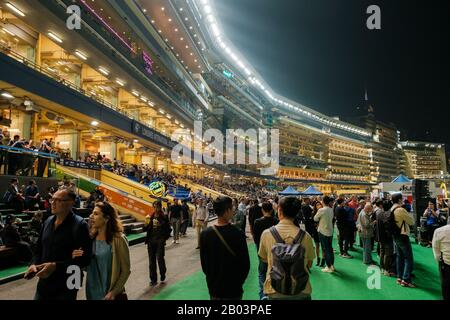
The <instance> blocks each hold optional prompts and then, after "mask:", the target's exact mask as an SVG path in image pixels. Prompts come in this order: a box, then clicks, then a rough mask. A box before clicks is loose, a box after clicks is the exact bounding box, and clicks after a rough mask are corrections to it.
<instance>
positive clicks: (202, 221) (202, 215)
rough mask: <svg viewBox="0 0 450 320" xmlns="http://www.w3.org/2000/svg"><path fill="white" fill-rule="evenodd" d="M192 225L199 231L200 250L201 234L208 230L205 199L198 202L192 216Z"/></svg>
mask: <svg viewBox="0 0 450 320" xmlns="http://www.w3.org/2000/svg"><path fill="white" fill-rule="evenodd" d="M192 224H193V225H194V226H195V230H196V231H197V248H196V249H200V234H201V233H202V231H203V230H205V229H206V227H207V225H208V213H207V210H206V207H205V204H204V200H203V198H199V199H198V200H197V206H196V208H195V210H194V214H193V215H192Z"/></svg>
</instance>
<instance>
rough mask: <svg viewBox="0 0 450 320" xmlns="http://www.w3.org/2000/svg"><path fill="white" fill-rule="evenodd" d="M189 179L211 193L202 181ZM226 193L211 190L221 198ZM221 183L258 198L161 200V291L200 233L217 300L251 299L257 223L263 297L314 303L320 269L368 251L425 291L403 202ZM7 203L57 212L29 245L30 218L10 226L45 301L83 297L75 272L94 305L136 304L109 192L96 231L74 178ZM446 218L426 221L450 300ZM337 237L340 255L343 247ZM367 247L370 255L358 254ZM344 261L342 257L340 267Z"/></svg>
mask: <svg viewBox="0 0 450 320" xmlns="http://www.w3.org/2000/svg"><path fill="white" fill-rule="evenodd" d="M111 169H112V171H113V172H114V173H116V174H120V175H123V176H126V177H135V178H136V179H137V181H139V182H141V183H149V182H150V181H154V180H158V181H164V182H165V183H170V184H176V179H177V176H175V175H171V174H168V173H165V172H163V171H157V170H154V169H151V168H149V167H148V166H144V165H141V166H137V165H132V166H127V165H123V164H119V163H118V162H114V163H113V165H112V168H111ZM182 178H183V179H189V178H190V179H192V180H191V181H193V182H196V183H200V184H202V185H206V186H207V185H208V183H207V182H206V181H199V180H195V179H193V178H192V177H182ZM217 185H218V184H217V183H215V184H214V185H213V186H211V187H213V188H214V189H215V190H216V189H217ZM220 185H221V186H223V187H224V188H226V189H228V188H230V189H232V191H238V192H239V193H246V192H248V195H249V196H245V197H240V198H236V197H228V196H220V197H218V198H216V199H213V197H212V195H211V194H209V195H207V194H206V193H203V192H202V191H200V190H199V191H197V192H194V191H193V190H190V189H189V188H187V186H186V187H185V188H186V190H187V191H189V196H188V197H186V198H184V199H182V201H181V204H180V203H179V200H178V199H175V200H174V202H173V203H171V204H168V205H166V206H165V208H164V202H161V201H159V200H158V201H155V202H154V204H153V205H154V210H153V212H152V213H150V214H149V215H147V216H146V218H145V227H144V231H145V232H146V244H147V251H148V259H149V280H150V281H149V282H150V285H151V286H155V285H156V284H157V283H158V280H159V281H160V282H165V281H166V273H167V265H166V262H165V246H166V242H167V241H168V240H169V239H170V238H171V237H172V239H173V241H172V243H173V244H174V245H177V244H179V243H180V241H183V240H182V238H183V237H186V235H187V229H188V227H189V226H192V227H193V228H194V229H195V234H196V238H197V241H196V248H197V249H199V251H200V260H201V265H202V270H203V272H204V273H205V275H206V282H207V285H208V289H209V293H210V296H211V299H241V298H242V294H243V289H242V287H243V283H244V281H245V280H246V278H247V276H248V272H249V268H250V265H249V252H248V248H247V241H248V240H249V239H248V238H249V237H248V236H247V235H246V230H247V224H248V226H249V230H250V234H251V236H252V238H253V241H254V242H255V244H256V248H257V253H258V257H259V266H258V276H259V284H260V288H259V296H260V298H261V299H311V293H312V289H313V288H312V285H311V282H310V280H309V275H310V272H311V268H312V266H313V263H314V261H315V262H316V266H317V267H319V268H320V270H321V271H322V272H324V273H330V274H332V273H335V272H336V270H338V269H339V261H338V260H337V259H339V258H342V259H353V258H354V257H355V255H354V254H353V253H352V252H355V251H358V250H362V253H363V254H362V263H364V264H365V265H367V266H373V265H378V266H379V267H380V269H381V271H382V274H384V275H385V276H386V277H395V278H396V282H397V283H398V285H400V286H402V287H405V288H415V287H416V284H415V283H414V281H413V279H414V253H413V250H412V246H411V242H410V234H411V232H412V229H411V228H412V226H414V225H415V222H414V221H413V217H412V215H411V213H410V212H409V211H411V206H410V204H409V203H408V202H407V201H405V200H404V199H403V198H402V195H401V194H394V195H392V196H391V197H390V199H375V200H374V201H369V199H368V198H359V199H358V198H357V197H356V196H352V197H336V198H335V197H332V196H324V197H304V198H296V197H282V198H278V197H277V196H275V195H274V194H273V193H272V192H269V191H268V190H267V189H265V186H255V185H254V184H252V183H250V182H248V183H247V182H246V183H242V184H240V186H239V187H238V188H235V186H234V185H233V184H227V183H226V182H221V183H220ZM233 188H234V189H233ZM236 194H237V193H233V196H236ZM3 202H5V203H8V204H9V205H10V207H12V208H14V209H15V210H16V212H21V211H23V210H31V211H33V210H37V209H48V211H47V213H46V214H42V212H39V213H36V214H35V215H34V216H33V220H32V222H31V223H30V226H31V228H30V229H31V236H29V237H28V238H25V237H24V235H23V234H21V231H20V228H21V223H20V219H16V218H14V216H13V215H11V216H8V217H7V219H5V221H4V225H3V226H2V229H3V231H2V241H3V243H4V244H6V245H9V246H16V247H17V248H18V251H19V252H20V256H21V259H22V260H23V261H26V260H29V259H30V257H31V254H32V255H33V257H32V264H31V265H30V267H29V270H28V272H27V274H26V277H27V278H31V277H33V276H38V277H39V278H40V279H39V284H38V287H37V291H36V299H43V300H46V299H75V298H76V295H77V293H76V290H73V289H68V288H67V287H66V286H65V285H62V284H63V281H64V283H65V280H67V274H65V273H64V268H66V267H67V266H68V265H69V264H70V265H78V266H80V267H82V268H84V270H85V271H87V280H88V282H87V284H86V297H87V298H88V299H106V300H109V299H126V298H127V297H126V293H125V284H126V281H127V279H128V277H129V275H130V258H129V249H128V244H127V242H126V238H124V234H123V227H122V225H121V223H120V219H119V218H118V213H117V211H116V210H115V209H114V208H113V207H112V206H111V205H110V204H108V202H107V201H106V199H105V197H104V195H103V194H102V192H101V191H100V190H99V189H96V190H95V191H93V192H92V193H91V195H90V197H89V199H88V201H87V204H88V207H89V208H90V209H92V214H91V216H90V220H89V221H90V222H89V224H87V223H86V222H84V220H83V221H82V219H81V220H80V219H79V218H78V216H76V214H74V212H73V208H74V207H77V206H79V203H77V202H79V197H78V196H77V195H76V186H75V184H74V183H73V182H71V181H69V180H65V181H63V182H62V183H61V185H60V186H59V188H58V189H52V190H48V192H47V193H46V194H45V195H41V193H40V191H39V188H38V187H37V186H36V183H35V181H33V180H31V181H30V182H29V184H28V186H22V187H19V181H18V180H17V179H12V180H11V183H10V186H9V188H8V191H7V192H6V193H5V195H4V196H3ZM189 204H192V205H193V209H191V207H190V206H189ZM444 212H447V215H446V217H448V206H446V205H445V203H444V202H438V203H437V206H436V204H435V203H434V202H430V203H429V206H428V208H427V209H426V210H425V211H424V212H423V214H422V213H421V214H420V215H421V216H422V219H421V220H422V221H423V224H424V226H426V227H427V233H426V244H427V245H428V246H430V247H433V252H434V255H435V257H436V260H437V261H438V262H439V264H440V266H441V268H440V271H441V277H442V279H441V280H442V292H443V296H444V298H445V299H448V297H449V289H448V288H449V281H450V280H449V279H450V276H449V265H450V261H449V253H450V248H449V247H450V241H449V240H450V235H449V232H450V230H449V228H448V226H444V227H441V226H442V217H443V213H444ZM211 216H216V217H217V220H216V222H215V223H214V225H212V226H211V227H208V223H209V220H210V217H211ZM55 226H58V228H56V229H55ZM358 235H359V236H358ZM335 236H337V239H338V248H339V249H338V252H336V250H334V248H333V241H334V237H335ZM57 242H58V243H57ZM358 246H359V247H360V248H361V249H357V247H358ZM299 248H301V249H299ZM93 252H94V254H93ZM286 252H290V254H293V257H294V258H295V259H298V261H297V260H295V259H294V260H295V261H292V260H291V262H289V263H290V264H289V263H288V264H286V261H285V260H284V259H285V256H286V255H285V254H286ZM374 254H375V256H374ZM336 255H338V256H339V258H337V259H336V257H335V256H336ZM57 261H58V262H57ZM60 261H63V262H62V263H61V262H60ZM287 266H289V267H287ZM286 268H288V269H286ZM158 270H159V277H158ZM288 275H291V276H288ZM289 278H291V280H292V281H291V280H289Z"/></svg>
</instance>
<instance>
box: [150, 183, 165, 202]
mask: <svg viewBox="0 0 450 320" xmlns="http://www.w3.org/2000/svg"><path fill="white" fill-rule="evenodd" d="M148 188H149V190H150V195H151V196H153V197H155V198H162V197H164V196H165V194H166V186H165V185H164V183H162V182H160V181H155V182H152V183H150V185H149V186H148Z"/></svg>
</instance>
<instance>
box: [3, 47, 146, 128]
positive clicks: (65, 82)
mask: <svg viewBox="0 0 450 320" xmlns="http://www.w3.org/2000/svg"><path fill="white" fill-rule="evenodd" d="M0 52H3V53H4V54H6V55H8V56H10V57H11V58H14V59H15V60H17V61H19V62H21V63H23V64H24V65H26V66H28V67H31V68H33V69H34V70H36V71H38V72H40V73H43V74H45V75H46V76H48V77H50V78H52V79H53V80H56V81H58V82H59V83H62V84H63V85H65V86H66V87H69V88H71V89H73V90H75V91H77V92H78V93H81V94H83V95H84V96H87V97H89V98H91V99H93V100H95V101H97V102H99V103H100V104H102V105H104V106H106V107H108V108H110V109H113V110H115V111H117V112H119V113H121V114H123V115H125V116H127V117H128V118H131V119H135V117H134V116H133V114H131V113H130V112H127V111H126V110H123V109H119V108H117V107H116V106H115V105H113V104H111V103H109V102H107V101H106V100H103V99H101V98H98V97H97V96H96V95H94V94H92V93H91V94H89V92H86V90H84V89H83V88H82V87H80V86H78V85H77V84H75V83H73V82H71V81H68V80H66V79H64V78H62V77H60V76H59V75H57V74H56V73H55V72H51V71H50V70H48V69H46V68H43V67H42V66H40V65H38V64H36V63H35V62H33V61H31V60H29V59H27V58H25V57H24V56H22V55H20V54H19V53H17V52H15V51H13V50H11V49H9V48H8V47H6V46H5V45H3V44H0ZM135 120H137V119H135Z"/></svg>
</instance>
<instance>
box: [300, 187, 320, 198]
mask: <svg viewBox="0 0 450 320" xmlns="http://www.w3.org/2000/svg"><path fill="white" fill-rule="evenodd" d="M302 194H303V195H305V196H322V195H323V193H322V192H320V191H319V190H317V189H316V188H315V187H314V186H309V187H308V188H307V189H306V190H305V191H303V192H302Z"/></svg>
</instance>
